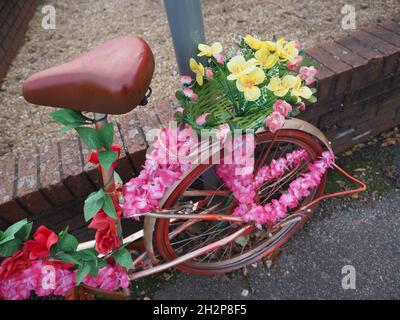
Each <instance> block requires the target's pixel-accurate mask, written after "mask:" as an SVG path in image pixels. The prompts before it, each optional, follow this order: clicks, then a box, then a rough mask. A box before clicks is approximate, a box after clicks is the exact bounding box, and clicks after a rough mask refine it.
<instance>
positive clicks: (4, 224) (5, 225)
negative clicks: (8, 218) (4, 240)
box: [0, 219, 10, 231]
mask: <svg viewBox="0 0 400 320" xmlns="http://www.w3.org/2000/svg"><path fill="white" fill-rule="evenodd" d="M9 226H10V224H9V223H7V222H5V221H3V220H1V219H0V230H2V231H4V230H6V229H7V228H8V227H9Z"/></svg>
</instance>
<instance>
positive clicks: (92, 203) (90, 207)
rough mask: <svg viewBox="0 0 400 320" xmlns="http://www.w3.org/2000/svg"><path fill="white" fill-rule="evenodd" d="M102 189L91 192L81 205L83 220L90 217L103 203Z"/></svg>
mask: <svg viewBox="0 0 400 320" xmlns="http://www.w3.org/2000/svg"><path fill="white" fill-rule="evenodd" d="M104 195H105V193H104V190H103V189H100V190H99V191H97V192H92V193H91V194H90V195H89V196H88V197H87V199H86V200H85V204H84V206H83V212H84V215H85V221H89V220H90V219H92V218H93V217H94V216H95V215H96V213H97V212H99V210H100V209H101V208H102V207H103V204H104Z"/></svg>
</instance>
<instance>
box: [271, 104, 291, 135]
mask: <svg viewBox="0 0 400 320" xmlns="http://www.w3.org/2000/svg"><path fill="white" fill-rule="evenodd" d="M272 108H273V110H274V112H272V113H271V114H270V115H269V116H268V117H267V118H266V119H265V125H266V126H267V127H268V128H269V131H271V132H272V133H275V132H276V131H278V130H279V129H280V128H282V127H283V125H284V124H285V117H287V116H288V114H289V113H290V112H291V111H292V106H291V105H290V104H289V103H287V102H286V101H284V100H281V99H278V100H276V102H275V103H274V105H273V106H272Z"/></svg>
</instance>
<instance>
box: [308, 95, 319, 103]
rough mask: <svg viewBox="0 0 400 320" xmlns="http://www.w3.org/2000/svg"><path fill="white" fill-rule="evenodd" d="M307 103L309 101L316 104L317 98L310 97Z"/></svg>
mask: <svg viewBox="0 0 400 320" xmlns="http://www.w3.org/2000/svg"><path fill="white" fill-rule="evenodd" d="M308 101H309V102H310V103H316V102H317V98H316V97H314V96H311V97H310V99H308Z"/></svg>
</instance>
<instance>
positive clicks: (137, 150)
mask: <svg viewBox="0 0 400 320" xmlns="http://www.w3.org/2000/svg"><path fill="white" fill-rule="evenodd" d="M118 128H119V131H120V134H121V137H122V140H123V145H124V148H126V149H127V151H128V155H129V158H130V160H131V162H132V164H133V165H134V167H135V169H136V171H138V170H139V169H140V167H141V165H142V164H143V162H144V159H145V154H146V142H145V138H144V135H143V132H142V130H141V128H140V123H139V120H138V119H137V117H136V115H135V113H134V112H131V113H130V114H127V115H126V116H124V117H123V118H120V119H119V120H118Z"/></svg>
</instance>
